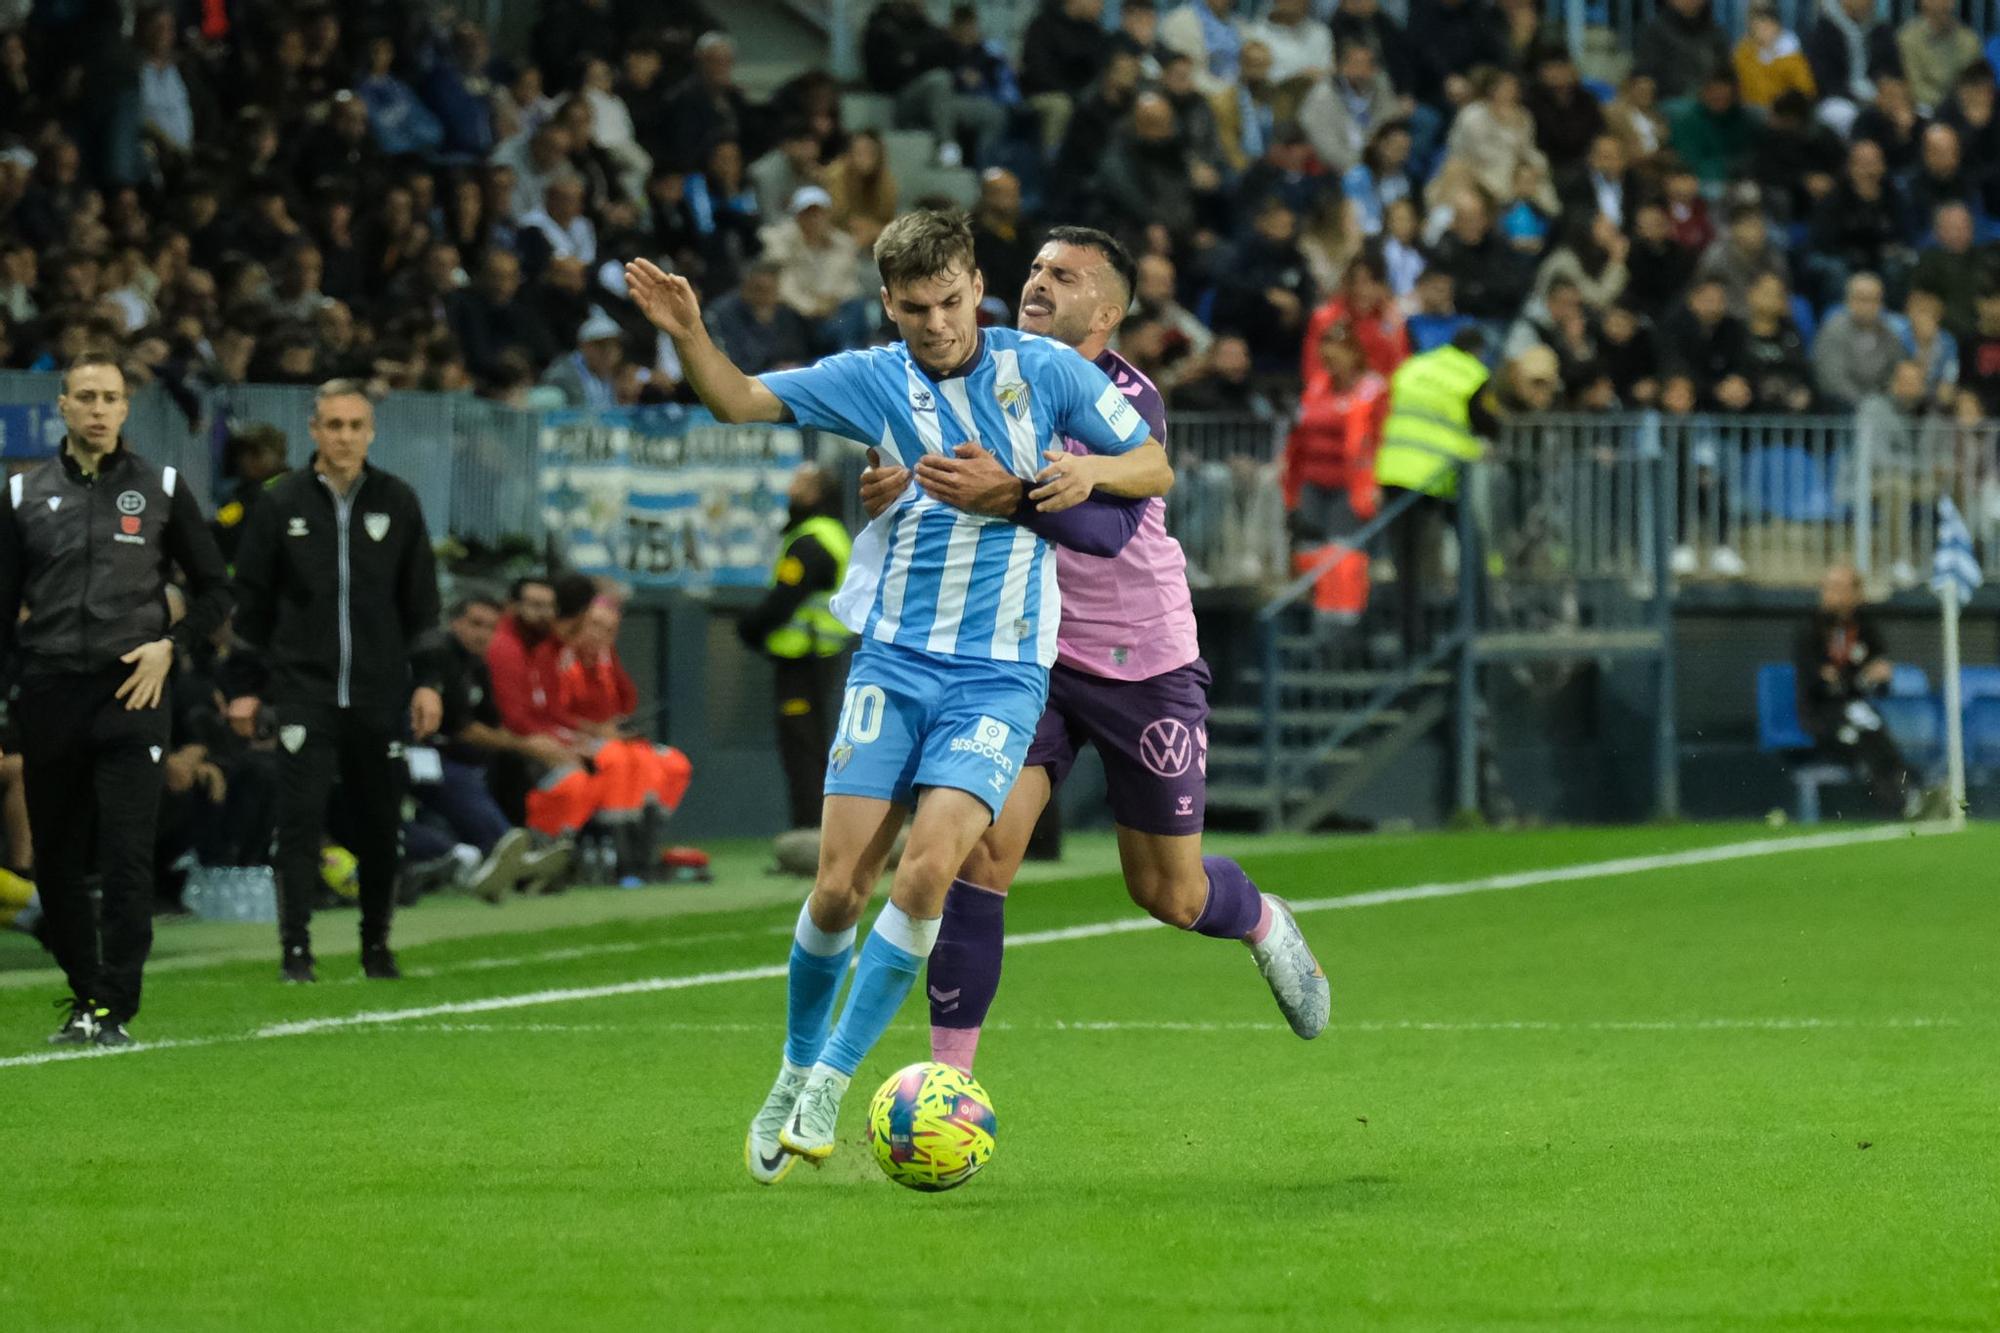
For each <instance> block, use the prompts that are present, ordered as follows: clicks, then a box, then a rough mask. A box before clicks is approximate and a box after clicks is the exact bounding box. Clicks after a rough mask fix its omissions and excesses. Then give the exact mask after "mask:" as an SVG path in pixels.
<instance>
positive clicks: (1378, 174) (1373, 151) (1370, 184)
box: [1340, 120, 1419, 236]
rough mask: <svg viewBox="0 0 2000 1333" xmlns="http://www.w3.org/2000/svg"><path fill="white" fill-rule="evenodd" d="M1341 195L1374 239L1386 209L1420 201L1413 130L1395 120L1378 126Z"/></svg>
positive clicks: (1345, 180)
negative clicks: (1414, 171) (1413, 157)
mask: <svg viewBox="0 0 2000 1333" xmlns="http://www.w3.org/2000/svg"><path fill="white" fill-rule="evenodd" d="M1340 186H1341V193H1342V194H1344V195H1345V196H1346V197H1347V200H1348V202H1350V203H1352V204H1353V205H1354V209H1355V213H1356V216H1357V217H1358V218H1359V219H1360V222H1361V230H1362V231H1363V233H1365V234H1366V235H1369V236H1374V235H1376V234H1378V233H1379V232H1380V231H1381V230H1382V214H1383V210H1385V209H1386V208H1388V206H1389V205H1390V204H1393V203H1395V202H1396V201H1397V200H1399V199H1412V200H1414V199H1416V198H1418V197H1419V191H1418V187H1417V182H1416V178H1415V176H1414V175H1413V174H1412V173H1411V171H1410V127H1409V123H1408V122H1407V121H1402V120H1391V121H1388V122H1385V123H1384V124H1381V125H1378V126H1377V127H1376V129H1375V132H1374V134H1372V135H1371V136H1369V139H1368V146H1367V147H1366V148H1365V149H1363V150H1362V154H1361V161H1360V163H1359V164H1358V165H1356V166H1355V167H1354V168H1353V169H1352V170H1350V171H1349V172H1348V173H1347V174H1346V175H1345V176H1343V177H1341V182H1340Z"/></svg>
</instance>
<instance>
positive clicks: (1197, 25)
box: [1160, 0, 1255, 156]
mask: <svg viewBox="0 0 2000 1333" xmlns="http://www.w3.org/2000/svg"><path fill="white" fill-rule="evenodd" d="M1160 41H1161V42H1162V43H1163V44H1164V45H1165V46H1167V47H1168V48H1170V49H1172V50H1175V51H1179V52H1181V53H1182V54H1184V55H1187V56H1189V57H1191V58H1192V59H1193V60H1194V63H1195V66H1196V68H1198V69H1200V70H1201V71H1202V72H1203V73H1204V74H1205V75H1206V76H1207V78H1208V79H1210V80H1212V81H1213V82H1214V84H1215V86H1217V87H1226V86H1227V85H1229V84H1231V83H1234V82H1236V77H1237V61H1238V59H1239V57H1240V55H1241V53H1242V50H1243V32H1242V28H1241V26H1240V25H1239V23H1238V22H1237V19H1236V3H1235V0H1186V3H1185V4H1182V5H1180V6H1179V7H1178V8H1176V9H1174V10H1172V11H1171V12H1169V13H1168V14H1167V16H1166V17H1165V18H1163V19H1161V20H1160ZM1252 156H1255V154H1252Z"/></svg>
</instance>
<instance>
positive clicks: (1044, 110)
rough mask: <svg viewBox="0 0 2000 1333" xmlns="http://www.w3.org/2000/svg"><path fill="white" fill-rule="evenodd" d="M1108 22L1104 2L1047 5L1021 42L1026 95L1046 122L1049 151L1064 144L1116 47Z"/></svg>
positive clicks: (1071, 0)
mask: <svg viewBox="0 0 2000 1333" xmlns="http://www.w3.org/2000/svg"><path fill="white" fill-rule="evenodd" d="M1103 18H1104V0H1042V7H1041V9H1040V11H1039V12H1037V13H1036V15H1035V17H1034V19H1033V20H1032V21H1031V22H1030V23H1029V24H1028V30H1027V32H1026V34H1025V35H1024V36H1023V37H1022V39H1021V92H1022V94H1023V95H1024V96H1025V97H1026V98H1027V99H1028V105H1029V106H1030V107H1032V108H1034V112H1035V116H1036V118H1037V119H1038V120H1039V121H1040V122H1041V127H1042V148H1043V150H1044V151H1048V150H1052V149H1054V148H1055V147H1056V146H1057V145H1058V144H1060V143H1062V141H1063V136H1064V134H1065V132H1066V131H1067V130H1068V128H1069V120H1070V113H1071V112H1072V111H1073V110H1074V109H1075V108H1076V105H1077V102H1078V101H1079V100H1080V99H1081V98H1082V96H1083V94H1084V90H1085V89H1087V88H1089V87H1090V85H1091V84H1092V83H1093V82H1095V81H1096V79H1097V75H1098V73H1099V71H1100V70H1102V69H1103V68H1104V63H1105V59H1106V57H1107V56H1108V54H1109V53H1110V51H1111V43H1110V41H1109V40H1107V38H1106V36H1105V32H1104V25H1103ZM1135 64H1136V62H1135Z"/></svg>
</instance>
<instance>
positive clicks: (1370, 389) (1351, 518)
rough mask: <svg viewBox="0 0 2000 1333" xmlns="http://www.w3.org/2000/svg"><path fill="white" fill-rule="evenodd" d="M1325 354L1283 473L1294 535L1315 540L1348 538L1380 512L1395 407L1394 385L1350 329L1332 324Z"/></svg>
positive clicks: (1304, 400) (1324, 339)
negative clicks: (1381, 469) (1378, 482)
mask: <svg viewBox="0 0 2000 1333" xmlns="http://www.w3.org/2000/svg"><path fill="white" fill-rule="evenodd" d="M1317 350H1318V353H1319V356H1318V360H1319V366H1318V368H1317V369H1316V370H1315V371H1314V373H1313V374H1312V375H1310V376H1308V377H1307V379H1306V385H1305V393H1304V394H1303V395H1302V396H1301V397H1300V399H1299V409H1298V417H1297V420H1296V422H1295V423H1294V424H1293V426H1292V431H1291V434H1290V436H1288V437H1287V438H1286V440H1285V454H1284V465H1283V469H1282V480H1283V486H1284V492H1285V510H1286V513H1287V514H1288V515H1289V516H1290V522H1289V526H1290V528H1291V531H1292V535H1293V537H1294V538H1296V539H1298V540H1301V541H1305V542H1314V543H1317V542H1324V541H1328V540H1331V539H1334V538H1338V537H1343V536H1346V535H1348V534H1349V533H1352V532H1354V531H1355V530H1356V529H1358V528H1359V527H1360V526H1361V524H1362V523H1363V522H1365V521H1366V520H1367V519H1368V518H1369V517H1371V516H1372V515H1373V514H1374V512H1375V447H1376V445H1377V443H1378V442H1379V441H1380V439H1381V435H1382V421H1383V418H1384V417H1385V416H1386V415H1387V412H1388V407H1389V386H1388V385H1387V384H1386V383H1385V382H1384V381H1383V379H1382V377H1381V376H1380V375H1377V374H1375V373H1374V372H1373V371H1371V370H1369V369H1368V367H1367V365H1366V364H1365V363H1364V361H1363V359H1362V352H1361V344H1360V342H1359V341H1358V340H1357V339H1356V338H1355V337H1354V333H1353V331H1352V330H1351V329H1350V328H1349V327H1348V326H1347V325H1346V324H1342V323H1338V322H1336V323H1333V324H1329V325H1327V326H1326V327H1325V329H1324V330H1323V331H1322V332H1321V333H1320V339H1319V347H1318V349H1317Z"/></svg>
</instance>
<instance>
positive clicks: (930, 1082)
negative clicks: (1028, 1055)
mask: <svg viewBox="0 0 2000 1333" xmlns="http://www.w3.org/2000/svg"><path fill="white" fill-rule="evenodd" d="M997 1126H998V1122H997V1121H996V1120H995V1118H994V1115H993V1099H992V1098H991V1097H988V1096H987V1095H986V1089H984V1088H982V1087H980V1086H979V1081H978V1080H977V1079H975V1078H973V1077H972V1075H970V1074H967V1073H964V1072H963V1071H961V1070H957V1069H953V1068H952V1067H951V1066H950V1065H940V1064H915V1065H910V1066H908V1067H906V1068H903V1069H899V1070H897V1071H896V1072H895V1073H893V1074H891V1075H890V1076H889V1081H888V1082H887V1083H884V1084H883V1085H882V1087H881V1089H880V1091H878V1092H877V1093H876V1094H875V1100H874V1101H872V1102H870V1103H869V1104H868V1141H869V1144H870V1146H872V1147H873V1148H874V1149H875V1161H876V1163H877V1164H878V1165H880V1166H881V1168H882V1174H883V1175H885V1176H887V1177H889V1179H891V1180H893V1181H895V1182H896V1183H897V1184H898V1185H902V1186H905V1187H907V1188H909V1189H913V1190H924V1191H927V1192H935V1191H938V1190H948V1189H956V1188H957V1187H958V1186H960V1185H963V1184H964V1183H965V1182H966V1181H968V1180H970V1179H972V1177H973V1176H974V1175H976V1174H978V1171H979V1168H980V1167H982V1166H985V1165H986V1163H987V1161H988V1160H989V1159H990V1158H991V1157H992V1156H993V1138H994V1134H995V1133H996V1132H997Z"/></svg>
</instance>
